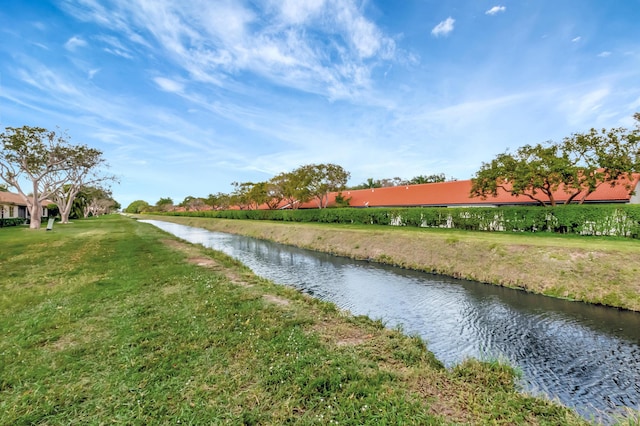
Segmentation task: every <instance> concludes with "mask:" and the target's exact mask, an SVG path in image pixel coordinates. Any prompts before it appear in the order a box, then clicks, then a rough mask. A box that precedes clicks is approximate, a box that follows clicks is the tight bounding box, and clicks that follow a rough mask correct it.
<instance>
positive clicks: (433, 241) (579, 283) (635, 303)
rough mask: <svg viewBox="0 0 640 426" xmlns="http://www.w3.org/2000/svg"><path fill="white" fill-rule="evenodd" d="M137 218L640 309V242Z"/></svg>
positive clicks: (148, 216) (366, 227) (620, 307)
mask: <svg viewBox="0 0 640 426" xmlns="http://www.w3.org/2000/svg"><path fill="white" fill-rule="evenodd" d="M138 217H143V218H145V219H157V220H164V221H167V222H175V223H181V224H184V225H190V226H195V227H200V228H205V229H208V230H211V231H219V232H227V233H232V234H239V235H245V236H249V237H254V238H258V239H263V240H270V241H274V242H277V243H281V244H287V245H292V246H296V247H300V248H304V249H310V250H314V251H319V252H325V253H330V254H334V255H338V256H343V257H348V258H352V259H358V260H368V261H372V262H378V263H383V264H388V265H393V266H398V267H402V268H406V269H411V270H417V271H423V272H428V273H435V274H441V275H447V276H450V277H454V278H460V279H467V280H472V281H478V282H482V283H487V284H495V285H500V286H504V287H508V288H514V289H520V290H524V291H527V292H531V293H536V294H542V295H546V296H550V297H556V298H562V299H568V300H572V301H579V302H585V303H591V304H598V305H604V306H609V307H614V308H619V309H625V310H631V311H636V312H639V311H640V261H639V260H638V259H640V245H638V244H633V243H632V242H622V241H620V242H619V241H611V240H609V241H607V240H596V239H591V240H589V241H587V240H584V239H583V240H580V239H577V238H558V237H555V236H553V235H549V236H539V235H536V236H530V235H526V234H518V235H514V234H507V235H505V234H501V233H481V232H468V231H442V230H433V229H411V228H398V227H382V226H369V225H367V226H351V225H331V224H301V223H291V222H287V223H283V222H268V221H249V220H231V219H211V218H195V217H181V216H154V215H144V216H138ZM583 238H584V237H583ZM587 238H589V237H587ZM601 241H604V242H601Z"/></svg>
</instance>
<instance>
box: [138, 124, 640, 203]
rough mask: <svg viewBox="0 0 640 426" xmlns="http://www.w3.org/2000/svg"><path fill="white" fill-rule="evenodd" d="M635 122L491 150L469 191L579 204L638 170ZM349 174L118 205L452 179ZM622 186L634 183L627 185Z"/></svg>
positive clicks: (322, 170)
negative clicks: (355, 181)
mask: <svg viewBox="0 0 640 426" xmlns="http://www.w3.org/2000/svg"><path fill="white" fill-rule="evenodd" d="M634 119H635V120H636V126H635V128H633V129H626V128H623V127H618V128H612V129H609V130H607V129H600V130H598V129H591V130H589V131H588V132H585V133H574V134H572V135H571V136H569V137H566V138H565V139H564V140H563V141H562V142H560V143H554V142H546V143H540V144H536V145H524V146H522V147H520V148H518V149H517V150H516V151H515V152H514V153H511V152H509V151H507V152H504V153H501V154H498V155H497V156H496V158H494V159H493V160H492V161H490V162H489V163H482V166H481V167H480V170H478V171H477V172H476V173H475V175H474V177H473V178H472V179H471V181H472V189H471V193H470V196H480V197H486V196H488V195H497V194H498V191H505V192H507V193H509V194H512V195H514V196H516V195H521V196H525V197H528V198H530V199H531V200H533V201H536V202H537V203H539V204H540V205H543V206H546V205H550V206H555V205H556V200H555V197H554V193H556V191H558V190H559V189H560V188H562V189H563V190H564V191H565V192H567V194H568V195H569V196H568V197H567V198H566V200H565V201H564V203H565V204H571V203H578V204H582V203H583V202H584V201H585V199H586V198H587V197H588V196H589V194H591V193H593V192H594V191H595V190H596V189H597V188H598V187H600V186H601V185H607V184H608V185H612V186H613V185H616V184H617V183H618V182H619V181H620V178H623V177H627V178H629V179H628V182H629V181H631V177H632V176H631V175H632V173H635V172H638V171H639V170H640V113H636V114H635V115H634ZM349 176H350V174H349V172H347V171H345V170H344V169H343V168H342V167H341V166H338V165H335V164H309V165H305V166H301V167H299V168H297V169H295V170H293V171H291V172H284V173H280V174H278V175H276V176H274V177H273V178H271V179H269V180H268V181H264V182H233V183H232V186H233V191H232V192H231V193H228V194H225V193H221V192H218V193H216V194H209V196H208V197H206V198H201V197H193V196H188V197H186V198H185V199H184V201H182V202H181V203H180V204H178V205H177V206H176V205H174V203H173V200H172V199H171V198H161V199H160V200H158V202H156V204H155V205H153V206H152V205H149V204H148V203H147V202H146V201H143V200H136V201H134V202H133V203H131V204H130V205H129V206H128V207H127V209H126V211H127V212H129V213H141V212H152V211H171V210H175V208H176V207H181V208H184V209H185V210H187V211H200V210H205V209H206V210H209V209H212V210H226V209H228V208H229V207H231V206H234V207H237V208H239V209H240V210H255V209H258V207H259V206H266V207H267V208H268V209H270V210H272V209H276V208H280V207H282V206H284V207H286V208H290V209H297V208H298V207H299V206H300V205H301V204H304V203H307V202H309V201H314V203H315V205H316V206H317V207H318V208H319V209H322V208H325V207H327V204H328V201H329V194H330V193H332V192H337V193H338V194H337V196H336V206H337V207H346V206H348V205H349V199H348V198H345V197H344V196H343V194H342V192H341V191H344V190H347V189H348V190H358V189H374V188H384V187H394V186H404V185H417V184H426V183H440V182H447V181H455V180H457V179H455V178H447V177H446V176H445V174H444V173H438V174H430V175H419V176H415V177H414V178H412V179H408V180H405V179H401V178H399V177H393V178H384V179H374V178H368V179H367V180H366V181H365V182H363V183H361V184H359V185H355V186H351V187H347V180H348V179H349ZM627 189H628V190H629V191H633V189H634V188H631V187H628V188H627Z"/></svg>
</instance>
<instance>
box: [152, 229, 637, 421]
mask: <svg viewBox="0 0 640 426" xmlns="http://www.w3.org/2000/svg"><path fill="white" fill-rule="evenodd" d="M141 222H146V223H150V224H153V225H155V226H157V227H159V228H160V229H163V230H165V231H167V232H169V233H171V234H173V235H176V236H178V237H180V238H182V239H184V240H186V241H189V242H192V243H197V244H202V245H204V246H206V247H209V248H212V249H214V250H219V251H222V252H224V253H226V254H228V255H229V256H232V257H234V258H236V259H238V260H240V261H241V262H242V263H244V264H245V265H247V266H248V267H250V268H251V269H252V270H253V271H254V272H255V273H256V274H257V275H259V276H262V277H264V278H267V279H269V280H271V281H273V282H276V283H278V284H283V285H288V286H292V287H294V288H296V289H298V290H300V291H301V292H304V293H307V294H310V295H313V296H314V297H318V298H320V299H322V300H326V301H330V302H333V303H334V304H336V305H337V306H339V307H340V308H342V309H345V310H348V311H350V312H351V313H353V314H354V315H367V316H369V317H370V318H373V319H380V320H382V321H383V322H384V323H385V324H386V325H387V326H388V327H390V328H393V327H401V328H402V330H403V331H404V332H405V333H406V334H410V335H419V336H420V337H421V338H422V339H424V340H425V341H426V343H427V345H428V348H429V350H430V351H432V352H433V353H434V354H435V355H436V357H437V358H438V359H439V360H441V361H442V362H443V363H444V364H445V365H447V366H452V365H455V364H456V363H459V362H461V361H462V360H464V359H465V358H469V357H474V358H478V359H501V360H504V361H505V362H508V363H510V364H511V365H513V366H514V367H516V368H518V369H519V370H520V371H521V372H522V376H523V377H522V380H521V386H522V389H523V390H524V391H527V392H530V393H533V394H537V395H547V396H548V397H549V398H552V399H558V400H559V401H560V402H561V403H562V404H564V405H566V406H569V407H572V408H574V409H576V411H578V412H579V413H580V414H581V415H583V416H584V417H586V418H587V419H595V420H597V421H600V422H602V423H605V424H606V423H610V422H611V421H612V414H614V413H619V412H621V411H622V410H623V409H624V407H629V408H632V409H635V410H638V409H640V314H638V313H635V312H629V311H621V310H618V309H612V308H606V307H602V306H594V305H589V304H584V303H579V302H570V301H565V300H559V299H553V298H550V297H545V296H539V295H534V294H529V293H525V292H522V291H518V290H512V289H507V288H503V287H499V286H494V285H488V284H482V283H478V282H472V281H465V280H459V279H454V278H448V277H444V276H440V275H433V274H427V273H422V272H415V271H409V270H404V269H400V268H394V267H390V266H385V265H380V264H374V263H369V262H364V261H356V260H351V259H346V258H341V257H336V256H332V255H329V254H324V253H317V252H313V251H308V250H303V249H298V248H295V247H291V246H285V245H281V244H277V243H272V242H268V241H263V240H257V239H253V238H249V237H243V236H238V235H232V234H225V233H219V232H211V231H207V230H204V229H200V228H193V227H189V226H184V225H179V224H174V223H168V222H161V221H155V220H143V221H141ZM540 273H541V274H543V273H544V271H540Z"/></svg>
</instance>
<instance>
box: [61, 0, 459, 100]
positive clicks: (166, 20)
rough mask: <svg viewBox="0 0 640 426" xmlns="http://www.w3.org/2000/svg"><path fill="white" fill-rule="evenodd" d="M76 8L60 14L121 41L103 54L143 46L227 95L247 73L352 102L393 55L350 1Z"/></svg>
mask: <svg viewBox="0 0 640 426" xmlns="http://www.w3.org/2000/svg"><path fill="white" fill-rule="evenodd" d="M83 3H84V6H85V7H82V8H78V7H71V6H68V10H69V12H71V13H72V14H73V15H74V16H76V17H77V18H80V19H82V20H89V21H93V22H96V23H98V24H99V25H101V26H104V27H107V28H109V29H111V30H114V31H117V32H120V33H122V35H123V36H122V37H119V38H118V39H117V40H116V39H106V38H103V39H102V41H104V42H106V43H107V44H109V45H110V46H107V47H106V49H105V50H107V51H108V52H110V53H113V54H116V55H120V56H123V57H127V58H131V57H132V56H137V55H138V54H139V53H138V50H139V48H140V47H141V46H143V45H144V46H146V47H147V48H149V49H150V50H149V52H147V54H151V55H154V56H156V55H157V56H169V57H170V58H171V60H172V61H173V62H174V63H176V64H179V66H181V67H182V68H183V69H184V70H185V71H186V72H187V73H188V74H189V76H190V77H191V78H192V79H195V80H197V81H200V82H206V83H210V84H215V85H223V84H224V85H225V87H227V88H229V85H228V84H229V82H230V81H233V78H231V79H230V78H229V76H233V75H235V74H238V73H241V72H249V73H254V74H256V75H258V76H259V77H262V78H266V79H267V80H269V81H270V82H272V83H274V84H277V85H280V86H283V87H290V88H293V89H296V90H299V91H303V92H308V93H313V94H319V95H321V96H325V97H327V98H329V99H345V98H353V97H359V96H362V94H363V93H366V92H367V91H369V90H370V88H371V82H372V79H371V75H372V71H373V69H374V68H375V67H377V66H379V65H380V64H381V61H393V60H395V58H396V55H397V54H398V52H397V49H396V44H395V40H394V39H393V37H390V36H388V35H386V34H384V33H383V31H382V30H381V29H380V28H379V27H378V26H377V25H376V24H375V22H373V21H372V20H370V19H369V18H368V17H366V16H365V15H364V12H363V8H362V5H361V4H360V2H358V1H356V0H341V1H338V0H285V1H277V0H260V1H256V2H252V5H251V6H249V5H246V4H243V3H241V2H237V1H232V0H227V1H218V2H215V3H214V2H207V1H201V2H174V1H169V0H132V1H118V0H114V1H113V2H112V5H111V7H109V8H104V7H103V6H101V5H100V2H97V1H95V0H85V1H84V2H83ZM105 14H107V15H109V16H108V17H105ZM449 22H450V23H449V24H448V25H452V23H453V20H452V19H450V20H449ZM131 28H136V33H133V31H132V30H131ZM309 34H317V35H318V36H317V37H316V36H314V37H310V36H309ZM127 41H129V43H128V44H127V46H126V47H125V46H124V45H123V43H125V42H127ZM154 50H162V51H154ZM234 87H241V84H235V86H234Z"/></svg>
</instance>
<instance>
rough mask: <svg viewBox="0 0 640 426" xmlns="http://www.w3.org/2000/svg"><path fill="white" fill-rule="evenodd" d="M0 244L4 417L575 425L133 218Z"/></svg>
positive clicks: (484, 367)
mask: <svg viewBox="0 0 640 426" xmlns="http://www.w3.org/2000/svg"><path fill="white" fill-rule="evenodd" d="M0 241H1V242H2V250H1V251H0V270H1V271H2V277H3V278H2V280H0V334H1V335H2V336H3V337H2V340H1V341H0V423H1V424H3V425H16V424H64V425H66V424H72V423H74V424H85V423H86V424H107V423H109V424H176V423H181V424H185V423H186V424H284V423H293V424H323V425H324V424H336V423H337V424H353V425H362V424H375V425H378V424H438V425H440V424H454V423H457V424H460V423H464V424H549V425H559V424H567V425H574V424H584V421H583V420H581V419H579V418H578V417H577V416H576V415H575V414H573V413H572V412H571V411H569V410H567V409H565V408H562V407H560V406H558V405H555V404H553V403H551V402H549V401H545V400H542V399H537V398H532V397H529V396H527V395H523V394H521V393H519V392H517V390H516V389H515V388H514V384H513V381H514V373H513V371H511V370H510V369H509V368H508V367H505V366H502V365H500V364H497V363H492V362H488V363H479V362H476V361H469V362H466V363H464V364H462V365H460V366H458V367H456V368H454V369H452V370H447V369H444V368H442V366H441V365H440V363H439V362H438V361H437V360H435V359H434V358H433V356H432V355H431V354H430V353H429V352H428V351H427V350H426V349H425V347H424V345H423V343H422V342H421V341H420V340H419V339H417V338H412V337H407V336H404V335H402V334H401V333H400V332H398V331H393V330H386V329H385V328H384V327H383V326H382V324H380V323H379V322H375V321H371V320H368V319H366V318H360V317H358V318H354V317H350V316H348V315H344V314H342V313H341V312H339V311H337V310H336V309H335V308H334V307H333V305H330V304H326V303H322V302H319V301H316V300H314V299H311V298H308V297H306V296H303V295H301V294H299V293H298V292H295V291H293V290H291V289H287V288H285V287H282V286H277V285H274V284H272V283H270V282H267V281H265V280H262V279H260V278H258V277H256V276H254V275H253V274H252V273H251V272H250V271H249V270H248V269H246V268H245V267H244V266H242V265H240V264H238V263H237V262H235V261H233V260H231V259H229V258H228V257H226V256H224V255H222V254H220V253H217V252H213V251H211V250H207V249H204V248H202V247H200V246H193V245H189V244H186V243H183V242H181V241H179V240H177V239H175V238H173V237H170V236H168V235H167V234H165V233H163V232H161V231H159V230H158V229H156V228H154V227H152V226H150V225H146V224H141V223H138V222H136V221H134V220H131V219H127V218H124V217H120V216H111V217H105V218H100V219H95V220H85V221H77V222H76V223H73V224H69V225H57V226H56V227H55V229H54V231H53V232H45V231H44V230H41V231H32V230H29V229H26V228H24V227H18V228H6V229H2V230H0Z"/></svg>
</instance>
